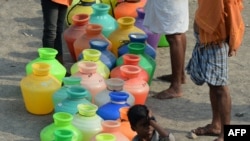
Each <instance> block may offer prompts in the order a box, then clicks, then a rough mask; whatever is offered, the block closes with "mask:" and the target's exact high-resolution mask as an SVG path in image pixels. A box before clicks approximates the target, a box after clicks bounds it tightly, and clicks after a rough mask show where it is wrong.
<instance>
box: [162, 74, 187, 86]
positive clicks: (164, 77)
mask: <svg viewBox="0 0 250 141" xmlns="http://www.w3.org/2000/svg"><path fill="white" fill-rule="evenodd" d="M157 79H159V80H161V81H166V82H171V81H172V74H166V75H161V76H158V77H157ZM181 83H182V84H185V83H186V77H185V76H184V77H183V78H182V80H181Z"/></svg>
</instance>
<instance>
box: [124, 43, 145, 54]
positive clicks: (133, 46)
mask: <svg viewBox="0 0 250 141" xmlns="http://www.w3.org/2000/svg"><path fill="white" fill-rule="evenodd" d="M145 48H146V46H145V44H143V43H129V44H128V52H129V53H131V54H144V51H145Z"/></svg>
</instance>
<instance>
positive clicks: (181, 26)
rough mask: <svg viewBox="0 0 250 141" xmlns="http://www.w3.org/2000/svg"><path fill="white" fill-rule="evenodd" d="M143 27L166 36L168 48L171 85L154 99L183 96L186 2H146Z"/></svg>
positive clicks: (160, 0) (187, 10)
mask: <svg viewBox="0 0 250 141" xmlns="http://www.w3.org/2000/svg"><path fill="white" fill-rule="evenodd" d="M144 10H145V18H144V25H145V26H146V27H147V28H148V29H149V30H151V31H152V32H154V33H158V34H161V35H163V34H164V35H166V38H167V41H168V42H169V46H170V59H171V69H172V75H171V80H170V81H171V84H170V87H169V88H167V89H165V90H163V91H161V92H159V93H158V94H156V95H155V96H154V97H155V98H158V99H170V98H177V97H181V96H182V95H183V92H182V88H181V85H182V83H185V72H184V63H185V52H186V35H185V32H186V31H187V30H188V25H189V9H188V0H148V1H147V3H146V6H145V8H144Z"/></svg>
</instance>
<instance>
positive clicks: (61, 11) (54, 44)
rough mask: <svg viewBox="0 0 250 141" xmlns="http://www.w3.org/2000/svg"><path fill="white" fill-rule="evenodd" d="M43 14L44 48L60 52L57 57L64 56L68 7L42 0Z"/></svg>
mask: <svg viewBox="0 0 250 141" xmlns="http://www.w3.org/2000/svg"><path fill="white" fill-rule="evenodd" d="M41 6H42V13H43V21H44V25H43V37H42V42H43V47H50V48H54V49H56V50H57V51H58V54H57V57H58V56H62V55H63V47H62V33H63V31H64V21H65V17H66V13H67V6H65V5H61V4H57V3H54V2H52V1H51V0H41Z"/></svg>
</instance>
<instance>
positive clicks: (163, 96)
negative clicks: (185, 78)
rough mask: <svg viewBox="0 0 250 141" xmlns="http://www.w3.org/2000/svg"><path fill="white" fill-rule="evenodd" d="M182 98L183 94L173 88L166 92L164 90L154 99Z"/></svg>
mask: <svg viewBox="0 0 250 141" xmlns="http://www.w3.org/2000/svg"><path fill="white" fill-rule="evenodd" d="M181 96H182V92H177V91H175V90H174V89H173V88H168V89H166V90H163V91H161V92H159V93H157V94H156V95H154V96H153V97H154V98H157V99H172V98H177V97H181Z"/></svg>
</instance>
